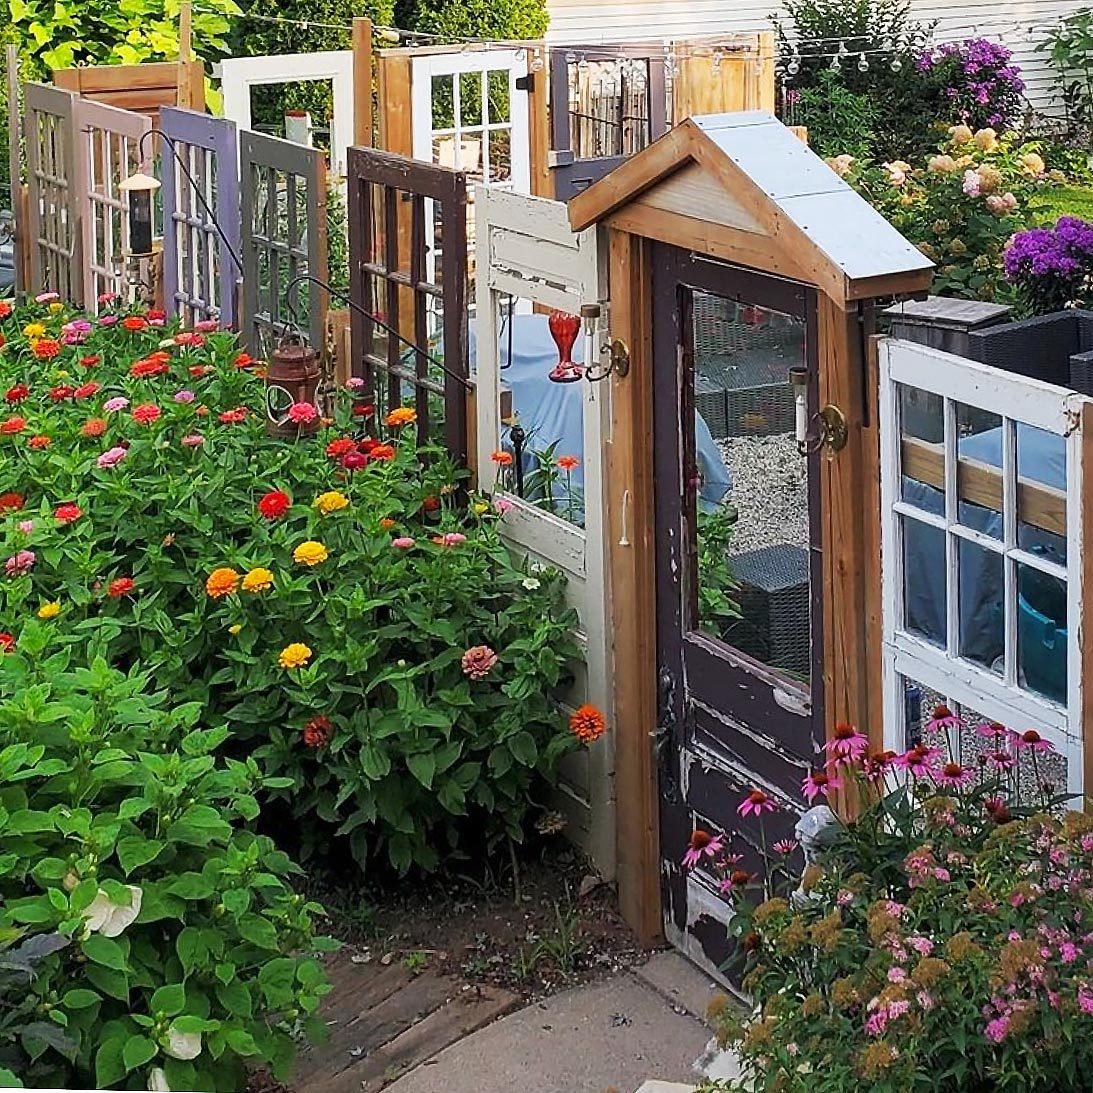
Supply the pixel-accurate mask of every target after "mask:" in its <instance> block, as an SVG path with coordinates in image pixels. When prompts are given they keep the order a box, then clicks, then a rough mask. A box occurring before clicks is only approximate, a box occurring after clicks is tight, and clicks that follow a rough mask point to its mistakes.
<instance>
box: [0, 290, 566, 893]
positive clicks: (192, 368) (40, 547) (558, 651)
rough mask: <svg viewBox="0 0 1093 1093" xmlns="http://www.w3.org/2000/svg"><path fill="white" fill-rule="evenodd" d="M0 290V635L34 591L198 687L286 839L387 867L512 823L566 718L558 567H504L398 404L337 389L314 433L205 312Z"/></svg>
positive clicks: (40, 605) (481, 511)
mask: <svg viewBox="0 0 1093 1093" xmlns="http://www.w3.org/2000/svg"><path fill="white" fill-rule="evenodd" d="M0 311H3V312H5V314H4V315H3V317H2V321H0V333H2V334H3V338H4V341H5V346H4V349H3V352H2V353H0V400H3V401H2V404H0V535H2V536H3V545H2V551H0V557H2V559H3V561H4V577H3V579H2V581H0V632H3V633H4V634H5V635H7V637H6V639H5V640H6V641H8V642H10V643H14V645H16V646H18V645H20V644H21V642H22V635H23V633H24V631H25V627H26V624H27V620H28V619H33V618H35V617H36V616H37V617H38V619H39V620H40V621H41V622H42V623H43V625H45V626H46V628H47V630H48V631H49V634H50V641H51V643H52V644H54V645H56V646H58V647H60V648H71V649H72V650H73V651H74V652H76V653H78V654H79V655H80V656H83V657H87V658H92V657H102V658H104V659H105V660H106V661H107V662H109V663H111V664H113V665H116V666H118V667H120V668H122V669H123V670H130V669H131V668H132V667H134V666H137V665H139V666H140V668H141V670H142V671H145V672H147V673H149V674H150V676H151V678H152V679H153V680H154V681H155V685H156V687H157V688H162V689H165V690H166V691H167V692H168V693H169V694H171V696H172V697H173V699H174V700H175V701H178V702H187V701H194V702H197V703H200V705H201V708H202V711H203V717H204V718H205V719H207V720H208V721H209V722H210V723H214V724H217V725H220V724H223V725H225V726H226V727H227V728H228V729H229V730H230V733H231V736H230V738H229V741H228V743H227V744H225V747H227V748H229V749H234V752H235V753H236V754H239V755H246V756H247V758H248V761H252V762H254V763H256V764H258V768H259V769H261V770H262V771H263V773H264V775H265V776H266V777H273V778H276V779H279V780H280V781H279V784H278V788H276V789H275V790H272V791H270V792H273V793H274V794H275V795H276V796H278V797H279V798H280V799H281V800H282V801H283V805H282V807H283V808H287V809H289V810H290V811H291V814H292V816H294V817H295V818H296V819H298V820H299V824H298V825H294V826H296V827H297V828H298V831H299V836H300V839H301V843H302V850H303V852H305V853H308V852H310V851H312V850H313V849H314V848H315V847H316V846H320V845H322V846H328V845H329V844H330V843H331V842H332V841H334V842H337V841H342V840H344V842H345V844H346V846H347V848H348V849H351V851H352V853H353V855H354V856H355V857H356V859H357V860H358V861H359V862H360V863H362V864H364V863H366V862H369V861H371V860H372V859H373V858H375V857H376V856H377V855H379V854H382V855H384V856H385V858H386V859H387V860H388V861H389V862H390V863H392V864H393V865H394V866H395V867H397V868H398V869H399V870H403V871H405V870H407V869H409V868H410V867H411V866H412V865H417V866H422V867H426V868H429V867H433V866H435V865H437V864H438V862H439V861H440V860H441V859H442V858H445V857H449V856H450V855H452V854H459V853H461V852H463V848H464V847H465V846H466V847H468V848H469V849H474V850H478V849H480V848H482V847H483V846H484V845H488V843H489V841H490V840H495V839H497V838H502V837H508V838H513V839H519V838H521V833H522V830H523V825H524V822H525V819H526V818H527V816H528V813H529V811H531V810H532V809H534V808H535V807H536V805H535V794H536V792H537V791H536V787H537V786H539V785H540V784H541V783H542V781H543V779H544V777H546V776H549V775H550V773H551V772H552V770H553V768H554V765H555V763H556V761H557V759H558V758H559V757H560V756H561V755H562V754H563V753H564V752H565V751H566V750H568V749H569V748H571V747H574V746H577V745H578V742H579V741H578V736H577V735H576V734H575V733H572V732H570V731H569V730H568V729H567V727H566V725H565V722H564V719H563V718H561V717H560V716H559V713H558V710H557V707H556V704H555V699H554V694H555V691H556V689H557V688H558V687H559V685H561V684H563V683H564V682H565V680H566V678H567V662H568V660H569V658H570V657H571V656H572V655H573V653H574V645H573V641H572V638H571V636H570V635H571V628H572V625H573V622H574V620H573V617H572V615H571V613H570V612H568V611H567V610H566V609H565V608H564V606H563V603H562V592H563V588H562V580H563V579H562V577H561V575H560V574H558V573H557V572H555V571H552V570H547V569H543V570H536V571H534V572H532V571H531V570H529V569H521V568H519V567H517V566H516V565H514V564H513V561H512V560H511V558H510V555H509V553H508V551H507V550H506V549H505V547H504V546H503V544H502V543H501V540H500V537H499V534H498V523H499V521H500V520H501V518H502V514H501V513H499V512H498V511H496V510H495V509H494V508H493V507H492V506H491V505H490V504H489V503H488V502H487V501H485V500H481V499H477V498H471V499H470V500H469V501H468V500H467V499H466V497H465V495H464V493H463V491H462V490H461V484H460V482H459V478H458V475H457V474H456V472H455V469H454V468H453V466H452V465H451V463H450V462H449V461H448V460H447V459H446V458H445V456H444V454H443V453H442V452H440V451H436V450H425V451H419V450H418V448H417V445H416V435H415V432H416V430H415V424H414V412H413V410H412V409H411V408H408V407H403V408H398V409H396V410H395V411H394V412H393V413H392V414H390V415H389V417H388V419H387V421H380V422H376V421H375V420H374V417H373V415H372V410H371V407H370V406H368V405H367V404H366V403H365V402H364V400H363V399H361V398H358V397H357V392H356V391H354V390H352V389H349V390H341V391H339V392H338V393H337V397H336V408H335V410H334V412H333V414H332V416H331V417H329V418H324V419H323V420H322V422H321V423H320V430H319V432H318V433H317V434H315V435H313V436H309V437H307V438H301V439H299V440H297V441H295V442H284V441H278V440H273V439H270V438H268V437H267V436H266V432H265V411H264V405H265V399H264V396H265V392H264V385H263V381H262V379H261V377H260V376H259V375H258V374H257V372H258V371H259V369H258V367H257V366H256V363H255V362H253V361H251V359H250V358H249V357H247V356H246V355H245V354H241V353H239V351H238V348H237V346H236V344H235V341H234V338H233V337H232V336H231V335H229V334H226V333H222V332H219V331H217V330H215V329H203V330H198V331H195V332H186V333H182V334H177V333H175V332H173V330H172V329H171V328H168V327H167V326H165V325H164V322H163V319H162V317H161V316H157V315H155V314H154V313H152V314H148V315H128V314H113V313H109V312H108V313H107V314H106V315H104V316H102V317H101V318H99V319H98V320H97V321H96V322H94V323H92V322H89V321H87V320H86V319H84V318H83V317H82V316H73V315H71V314H69V313H68V312H67V311H66V310H65V309H64V308H63V306H62V305H61V304H60V303H59V302H57V301H44V302H36V303H30V304H28V305H27V306H25V307H21V308H19V309H18V310H15V311H11V310H10V308H9V307H8V305H4V306H3V308H0ZM53 343H56V344H55V345H54V344H53ZM55 349H56V352H55V351H54V350H55ZM301 405H302V404H301ZM306 409H307V410H308V411H309V412H308V413H307V414H306V415H305V414H304V412H303V409H301V406H300V405H298V406H297V408H296V414H297V416H298V417H299V418H300V420H301V422H302V421H304V418H305V416H306V418H307V421H308V422H310V421H313V420H314V419H315V417H316V416H317V414H318V410H317V409H316V408H314V407H306ZM581 734H582V736H585V735H586V733H585V729H584V727H583V722H582V727H581Z"/></svg>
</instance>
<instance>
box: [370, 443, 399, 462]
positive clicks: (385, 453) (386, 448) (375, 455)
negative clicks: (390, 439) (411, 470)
mask: <svg viewBox="0 0 1093 1093" xmlns="http://www.w3.org/2000/svg"><path fill="white" fill-rule="evenodd" d="M369 455H370V457H371V458H372V459H380V460H391V459H394V458H395V449H394V448H392V447H391V445H390V444H377V445H376V446H375V447H374V448H373V449H372V451H371V452H370V453H369Z"/></svg>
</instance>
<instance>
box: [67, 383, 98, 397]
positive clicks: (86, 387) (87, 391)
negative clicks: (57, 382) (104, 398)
mask: <svg viewBox="0 0 1093 1093" xmlns="http://www.w3.org/2000/svg"><path fill="white" fill-rule="evenodd" d="M98 393H99V385H98V384H97V383H85V384H82V385H81V386H80V387H77V388H76V390H75V391H73V392H72V394H73V395H74V396H75V397H76V398H90V397H91V396H92V395H97V394H98Z"/></svg>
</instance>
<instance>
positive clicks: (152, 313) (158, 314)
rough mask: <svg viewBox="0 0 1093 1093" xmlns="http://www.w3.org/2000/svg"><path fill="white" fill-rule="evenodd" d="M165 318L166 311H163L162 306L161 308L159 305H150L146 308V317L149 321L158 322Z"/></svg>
mask: <svg viewBox="0 0 1093 1093" xmlns="http://www.w3.org/2000/svg"><path fill="white" fill-rule="evenodd" d="M166 318H167V312H166V311H164V310H163V308H161V307H150V308H149V309H148V319H149V321H152V320H155V322H157V323H160V322H163V320H164V319H166Z"/></svg>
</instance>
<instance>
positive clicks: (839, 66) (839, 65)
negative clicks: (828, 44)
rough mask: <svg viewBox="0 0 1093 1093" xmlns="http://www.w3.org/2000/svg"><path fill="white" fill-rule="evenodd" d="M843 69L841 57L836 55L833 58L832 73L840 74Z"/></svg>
mask: <svg viewBox="0 0 1093 1093" xmlns="http://www.w3.org/2000/svg"><path fill="white" fill-rule="evenodd" d="M841 69H842V62H841V61H840V60H839V55H838V54H837V53H836V54H835V56H834V57H832V58H831V71H832V72H838V71H840V70H841Z"/></svg>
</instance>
